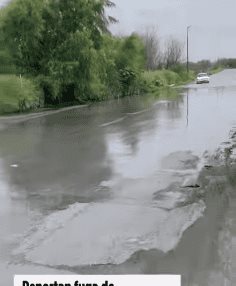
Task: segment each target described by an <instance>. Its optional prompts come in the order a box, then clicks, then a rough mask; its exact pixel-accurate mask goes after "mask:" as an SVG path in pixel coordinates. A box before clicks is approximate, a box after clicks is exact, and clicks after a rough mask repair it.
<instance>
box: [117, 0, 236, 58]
mask: <svg viewBox="0 0 236 286" xmlns="http://www.w3.org/2000/svg"><path fill="white" fill-rule="evenodd" d="M114 1H115V3H116V5H117V8H116V9H114V10H113V11H112V14H113V15H115V16H116V17H117V18H118V19H119V21H120V23H119V24H118V25H116V26H113V27H112V30H113V32H114V33H121V34H127V33H131V32H133V31H139V32H141V31H143V30H145V27H146V26H150V25H153V26H157V27H158V29H159V33H160V35H161V37H162V40H163V41H164V40H165V38H166V37H168V35H173V36H176V37H177V38H179V39H180V40H182V41H185V42H186V27H187V26H188V25H192V28H191V31H190V58H191V60H194V61H196V60H200V59H213V60H214V59H217V58H220V57H235V58H236V15H235V13H236V0H145V1H144V0H142V1H141V0H128V1H127V0H114Z"/></svg>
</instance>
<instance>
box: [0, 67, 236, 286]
mask: <svg viewBox="0 0 236 286" xmlns="http://www.w3.org/2000/svg"><path fill="white" fill-rule="evenodd" d="M161 98H162V99H158V98H157V97H151V96H143V97H132V98H125V99H122V100H119V101H118V100H114V101H110V102H105V103H99V104H94V105H92V106H88V107H83V108H72V109H67V110H65V111H62V112H56V113H52V114H51V113H47V114H45V115H44V114H40V115H37V116H30V117H27V116H26V117H24V116H23V118H22V117H20V118H19V122H18V123H17V121H18V119H14V117H13V118H7V119H0V126H1V131H0V276H1V281H2V283H3V285H4V286H10V285H13V284H12V279H13V275H14V274H80V273H82V274H90V273H91V274H139V273H140V274H181V275H182V276H183V285H186V286H202V285H204V286H207V285H209V286H210V285H214V286H223V285H224V286H228V285H235V277H234V276H233V273H236V249H235V243H236V236H235V235H236V228H235V217H236V216H235V215H236V210H235V206H236V199H235V194H234V192H235V184H236V182H235V181H236V179H234V178H235V177H236V176H235V175H236V171H235V167H234V159H235V158H234V155H235V154H234V147H235V142H234V138H235V134H236V132H234V128H235V127H236V112H235V111H236V70H225V71H223V72H221V73H219V74H217V75H214V76H212V77H211V83H210V84H202V85H196V84H190V85H188V86H187V87H186V88H184V89H183V90H180V95H179V96H178V97H176V98H173V97H172V96H170V95H169V94H167V95H165V94H163V95H162V97H161ZM235 130H236V129H235Z"/></svg>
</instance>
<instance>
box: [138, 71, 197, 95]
mask: <svg viewBox="0 0 236 286" xmlns="http://www.w3.org/2000/svg"><path fill="white" fill-rule="evenodd" d="M194 78H195V75H194V73H193V72H192V71H190V73H189V74H187V73H186V72H185V71H182V72H178V73H177V72H174V71H171V70H157V71H145V72H143V74H142V80H143V84H144V87H146V88H147V91H149V92H156V91H158V90H159V89H160V88H163V87H170V86H179V85H183V84H186V83H188V82H190V81H192V80H193V79H194Z"/></svg>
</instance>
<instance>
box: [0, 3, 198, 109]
mask: <svg viewBox="0 0 236 286" xmlns="http://www.w3.org/2000/svg"><path fill="white" fill-rule="evenodd" d="M113 7H115V4H114V3H113V2H111V1H109V0H98V1H92V0H89V1H88V0H80V1H78V0H70V1H65V0H63V1H55V0H34V1H32V0H12V1H11V2H9V3H8V4H7V5H6V6H5V7H4V8H2V9H1V10H0V85H1V89H0V90H1V91H0V113H11V112H19V111H27V110H31V109H36V108H38V107H42V106H46V107H47V106H50V107H55V106H63V105H71V104H83V103H86V102H88V101H89V102H91V101H102V100H106V99H109V98H114V97H115V98H117V97H124V96H132V95H137V94H145V93H155V94H160V92H159V91H160V90H161V89H163V88H165V87H167V88H168V87H171V86H176V85H181V84H184V83H186V82H188V81H190V80H192V79H193V78H194V72H196V69H197V68H196V67H195V66H194V67H193V68H192V70H193V71H191V72H190V73H189V74H187V73H186V65H185V64H183V50H184V45H183V43H181V42H180V41H178V40H177V39H175V38H173V37H170V38H169V39H167V40H166V42H165V43H161V41H160V39H159V37H158V30H157V29H155V28H148V29H146V31H144V32H142V33H139V34H138V33H133V34H131V35H130V36H121V37H117V36H113V35H112V34H111V33H110V32H109V25H110V24H114V23H116V19H114V18H113V17H111V16H109V15H108V14H107V11H109V9H111V8H113Z"/></svg>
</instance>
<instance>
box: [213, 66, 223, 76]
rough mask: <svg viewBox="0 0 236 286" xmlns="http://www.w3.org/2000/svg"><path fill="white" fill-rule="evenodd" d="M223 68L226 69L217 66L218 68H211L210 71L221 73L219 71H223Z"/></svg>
mask: <svg viewBox="0 0 236 286" xmlns="http://www.w3.org/2000/svg"><path fill="white" fill-rule="evenodd" d="M223 70H224V68H223V67H216V68H212V69H210V73H211V74H216V73H219V72H221V71H223Z"/></svg>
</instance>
